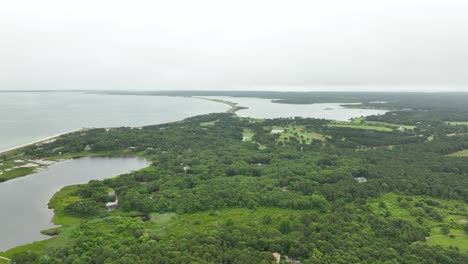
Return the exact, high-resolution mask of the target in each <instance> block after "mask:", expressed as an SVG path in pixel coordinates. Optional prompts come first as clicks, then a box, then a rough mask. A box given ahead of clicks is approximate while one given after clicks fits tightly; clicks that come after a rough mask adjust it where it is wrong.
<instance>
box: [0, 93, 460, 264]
mask: <svg viewBox="0 0 468 264" xmlns="http://www.w3.org/2000/svg"><path fill="white" fill-rule="evenodd" d="M183 95H185V94H183ZM192 95H193V94H192ZM202 95H205V93H202ZM208 95H211V94H208ZM248 95H249V96H252V95H251V94H248ZM269 96H270V97H272V98H276V99H278V100H280V101H279V102H278V103H314V102H322V101H328V102H330V101H341V102H343V101H346V102H354V101H361V102H364V105H365V106H366V107H372V108H383V109H392V111H390V112H388V113H387V114H385V115H380V116H370V117H367V118H358V119H354V120H352V121H351V122H349V123H338V122H333V121H329V120H323V119H311V118H281V119H264V120H259V119H250V118H241V117H238V116H237V115H235V113H217V114H209V115H202V116H195V117H192V118H188V119H185V120H183V121H180V122H174V123H168V124H162V125H154V126H146V127H142V128H128V127H121V128H113V129H89V130H85V131H80V132H75V133H71V134H67V135H65V136H61V137H60V138H58V140H56V141H55V142H52V143H49V144H44V145H43V146H41V147H37V146H29V147H26V148H24V149H21V152H24V155H25V156H27V157H30V158H33V159H58V158H63V157H65V158H77V157H82V156H138V157H144V158H146V159H147V160H149V161H151V162H152V165H151V166H149V167H147V168H145V169H142V170H140V171H135V172H132V173H129V174H125V175H121V176H118V177H116V178H112V179H106V180H103V181H97V180H94V181H91V182H89V183H88V184H84V185H74V186H67V187H65V188H63V189H62V190H61V191H59V192H58V193H56V194H55V196H54V197H53V198H52V200H51V201H50V203H49V207H50V208H52V209H54V211H55V218H54V222H55V223H56V224H59V225H61V227H59V228H55V229H51V230H45V231H43V232H44V233H45V234H49V235H51V236H52V237H51V238H50V239H47V240H44V241H40V242H35V243H33V244H29V245H24V246H21V247H18V248H14V249H11V250H9V251H7V252H4V253H2V254H0V255H1V256H4V257H6V258H10V259H12V262H13V263H17V264H20V263H41V264H55V263H67V264H68V263H69V264H81V263H96V264H100V263H107V264H111V263H112V264H128V263H148V264H150V263H151V264H153V263H262V264H263V263H265V264H266V263H276V260H275V258H274V255H273V253H275V252H276V253H279V254H280V255H281V262H280V263H338V264H340V263H343V264H345V263H346V264H348V263H387V264H396V263H427V264H429V263H468V211H467V210H468V206H467V202H468V151H467V150H468V126H467V125H466V124H467V123H466V122H468V104H463V103H462V102H463V101H464V102H466V98H464V97H457V96H456V95H447V96H445V97H438V98H439V99H437V97H435V96H434V97H431V96H427V97H423V98H418V97H417V96H416V95H413V94H409V95H406V96H397V95H393V94H362V95H360V97H359V96H358V98H355V99H353V100H354V101H352V100H351V99H352V98H351V95H346V94H345V95H341V97H338V96H337V95H334V94H324V95H320V94H319V95H318V97H316V98H315V99H310V100H309V99H308V98H314V97H313V96H309V97H307V96H296V95H291V96H289V97H287V98H286V97H285V98H279V97H277V94H272V95H268V94H264V95H258V97H264V98H269ZM343 96H345V97H344V98H343ZM346 96H349V97H348V98H347V97H346ZM352 96H354V97H356V96H357V95H352ZM317 98H318V99H317ZM346 99H347V100H346ZM375 100H383V101H385V103H378V104H377V103H372V102H373V101H375ZM464 122H465V123H464ZM272 130H278V131H280V132H278V133H272ZM59 152H60V153H59ZM15 155H18V151H14V152H10V153H7V154H4V155H3V156H2V157H0V159H3V160H8V159H9V157H10V156H15ZM21 175H22V174H18V175H13V176H12V175H10V178H14V177H17V176H21ZM8 179H9V178H8ZM8 179H3V180H8ZM110 191H112V192H115V195H112V196H110V195H109V192H110ZM115 196H117V197H118V200H119V206H118V207H117V208H116V209H114V210H107V209H106V207H105V204H106V203H107V202H109V201H113V200H115V198H116V197H115ZM0 261H2V260H0Z"/></svg>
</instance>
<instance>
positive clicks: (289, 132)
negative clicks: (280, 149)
mask: <svg viewBox="0 0 468 264" xmlns="http://www.w3.org/2000/svg"><path fill="white" fill-rule="evenodd" d="M275 129H276V130H283V131H284V132H281V133H280V137H279V138H278V141H279V142H284V141H289V140H290V139H292V138H294V139H295V140H298V141H299V142H303V143H305V144H310V143H312V142H313V141H314V140H319V141H325V140H326V139H327V137H326V136H324V135H322V134H319V133H317V132H313V131H311V130H309V129H307V128H306V127H305V126H298V125H292V126H285V127H273V128H272V130H275Z"/></svg>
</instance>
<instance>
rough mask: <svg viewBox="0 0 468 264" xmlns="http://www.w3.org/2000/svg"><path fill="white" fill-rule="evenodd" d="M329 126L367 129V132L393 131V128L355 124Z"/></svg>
mask: <svg viewBox="0 0 468 264" xmlns="http://www.w3.org/2000/svg"><path fill="white" fill-rule="evenodd" d="M328 126H330V127H345V128H354V129H365V130H375V131H393V129H392V128H389V127H384V126H373V125H372V126H371V125H356V124H353V123H344V122H343V123H331V124H329V125H328Z"/></svg>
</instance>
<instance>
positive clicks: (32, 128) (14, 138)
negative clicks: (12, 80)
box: [0, 92, 228, 151]
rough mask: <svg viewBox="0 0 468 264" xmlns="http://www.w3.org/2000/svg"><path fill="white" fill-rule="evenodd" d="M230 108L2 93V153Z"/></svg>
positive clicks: (150, 99) (187, 101)
mask: <svg viewBox="0 0 468 264" xmlns="http://www.w3.org/2000/svg"><path fill="white" fill-rule="evenodd" d="M227 109H228V106H227V105H224V104H220V103H215V102H210V101H206V100H201V99H194V98H184V97H165V96H133V95H125V96H121V95H97V94H86V93H78V92H76V93H75V92H50V93H46V92H31V93H27V92H21V93H18V92H17V93H15V92H11V93H10V92H0V151H1V150H6V149H9V148H12V147H16V146H19V145H23V144H27V143H30V142H33V141H36V140H40V139H43V138H46V137H50V136H53V135H56V134H60V133H65V132H69V131H73V130H78V129H81V128H84V127H86V128H90V127H118V126H144V125H154V124H161V123H167V122H173V121H178V120H182V119H185V118H187V117H190V116H195V115H201V114H208V113H215V112H224V111H226V110H227Z"/></svg>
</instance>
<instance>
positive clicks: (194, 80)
mask: <svg viewBox="0 0 468 264" xmlns="http://www.w3.org/2000/svg"><path fill="white" fill-rule="evenodd" d="M0 89H3V90H11V89H129V90H130V89H132V90H172V89H183V90H187V89H216V90H220V89H228V90H237V89H243V90H253V89H255V90H259V89H264V90H281V89H283V90H346V89H351V90H380V91H381V90H424V91H435V90H447V91H448V90H464V91H468V1H467V0H308V1H294V0H287V1H286V0H283V1H274V0H265V1H263V0H245V1H244V0H235V1H234V0H232V1H223V0H213V1H211V0H196V1H194V0H189V1H180V0H171V1H157V0H148V1H143V0H127V1H120V0H79V1H70V0H41V1H38V0H2V1H0Z"/></svg>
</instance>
